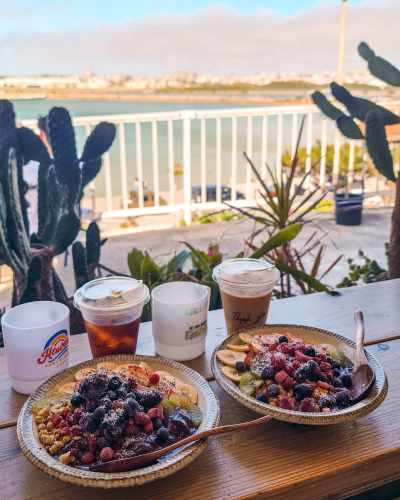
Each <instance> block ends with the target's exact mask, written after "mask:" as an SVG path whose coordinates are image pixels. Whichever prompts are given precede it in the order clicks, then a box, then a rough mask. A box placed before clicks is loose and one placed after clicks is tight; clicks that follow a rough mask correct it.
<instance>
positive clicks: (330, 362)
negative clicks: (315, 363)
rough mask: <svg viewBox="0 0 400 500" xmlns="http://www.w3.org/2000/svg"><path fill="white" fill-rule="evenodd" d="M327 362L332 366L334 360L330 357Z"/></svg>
mask: <svg viewBox="0 0 400 500" xmlns="http://www.w3.org/2000/svg"><path fill="white" fill-rule="evenodd" d="M326 362H327V363H329V364H330V365H331V366H332V363H333V359H332V358H331V357H330V356H327V357H326Z"/></svg>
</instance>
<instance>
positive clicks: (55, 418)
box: [51, 413, 62, 425]
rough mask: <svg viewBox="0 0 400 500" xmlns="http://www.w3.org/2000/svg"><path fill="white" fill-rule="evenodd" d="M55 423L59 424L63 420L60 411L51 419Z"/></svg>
mask: <svg viewBox="0 0 400 500" xmlns="http://www.w3.org/2000/svg"><path fill="white" fill-rule="evenodd" d="M51 420H52V422H53V424H54V425H58V424H59V423H60V422H61V420H62V419H61V417H60V415H59V414H58V413H56V414H55V415H53V418H52V419H51Z"/></svg>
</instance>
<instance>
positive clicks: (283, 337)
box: [279, 335, 289, 344]
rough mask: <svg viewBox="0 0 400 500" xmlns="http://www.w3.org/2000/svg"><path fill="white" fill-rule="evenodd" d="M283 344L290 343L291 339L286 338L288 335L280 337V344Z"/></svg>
mask: <svg viewBox="0 0 400 500" xmlns="http://www.w3.org/2000/svg"><path fill="white" fill-rule="evenodd" d="M283 342H286V343H288V342H289V339H288V338H287V337H286V335H281V336H280V337H279V343H280V344H283Z"/></svg>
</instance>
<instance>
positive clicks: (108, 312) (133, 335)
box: [74, 276, 150, 358]
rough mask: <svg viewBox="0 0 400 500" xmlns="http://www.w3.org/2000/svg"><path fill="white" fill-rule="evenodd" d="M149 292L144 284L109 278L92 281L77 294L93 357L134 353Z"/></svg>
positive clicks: (76, 299)
mask: <svg viewBox="0 0 400 500" xmlns="http://www.w3.org/2000/svg"><path fill="white" fill-rule="evenodd" d="M149 298H150V293H149V289H148V288H147V286H146V285H144V284H143V282H142V281H138V280H135V279H133V278H124V277H117V276H115V277H114V276H113V277H108V278H100V279H97V280H93V281H89V283H86V285H84V286H83V287H81V288H79V290H77V291H76V292H75V295H74V306H75V307H76V308H77V309H79V310H80V311H81V313H82V316H83V320H84V322H85V326H86V331H87V334H88V337H89V344H90V349H91V350H92V354H93V357H94V358H99V357H101V356H111V355H113V354H135V352H136V345H137V339H138V333H139V324H140V316H141V315H142V311H143V306H144V305H145V304H146V303H147V302H148V301H149Z"/></svg>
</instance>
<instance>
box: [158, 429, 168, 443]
mask: <svg viewBox="0 0 400 500" xmlns="http://www.w3.org/2000/svg"><path fill="white" fill-rule="evenodd" d="M168 438H169V430H168V429H166V428H165V427H161V429H158V431H157V439H159V440H160V441H166V440H167V439H168Z"/></svg>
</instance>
